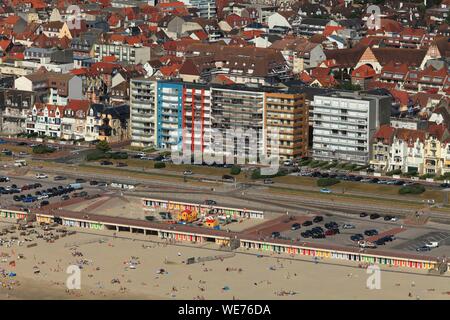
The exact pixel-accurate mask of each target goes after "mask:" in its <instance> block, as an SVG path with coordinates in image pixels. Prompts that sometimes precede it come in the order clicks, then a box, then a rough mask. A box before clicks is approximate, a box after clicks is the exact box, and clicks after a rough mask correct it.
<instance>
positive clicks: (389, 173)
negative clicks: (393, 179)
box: [386, 169, 402, 176]
mask: <svg viewBox="0 0 450 320" xmlns="http://www.w3.org/2000/svg"><path fill="white" fill-rule="evenodd" d="M401 173H402V170H400V169H395V170H392V171H388V172H386V175H387V176H393V175H394V174H401Z"/></svg>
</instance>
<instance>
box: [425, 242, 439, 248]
mask: <svg viewBox="0 0 450 320" xmlns="http://www.w3.org/2000/svg"><path fill="white" fill-rule="evenodd" d="M425 247H428V248H437V247H439V242H437V241H430V242H427V243H425Z"/></svg>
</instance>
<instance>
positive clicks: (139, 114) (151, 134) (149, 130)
mask: <svg viewBox="0 0 450 320" xmlns="http://www.w3.org/2000/svg"><path fill="white" fill-rule="evenodd" d="M156 85H157V83H156V81H154V80H151V79H146V78H137V79H132V80H131V82H130V111H131V117H130V123H131V140H132V143H131V144H132V145H133V146H139V147H147V146H154V145H155V144H156V135H155V128H156V117H155V110H156Z"/></svg>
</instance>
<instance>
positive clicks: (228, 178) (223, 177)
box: [222, 174, 235, 182]
mask: <svg viewBox="0 0 450 320" xmlns="http://www.w3.org/2000/svg"><path fill="white" fill-rule="evenodd" d="M222 180H224V181H231V182H234V180H235V179H234V177H233V176H230V175H229V174H224V175H223V176H222Z"/></svg>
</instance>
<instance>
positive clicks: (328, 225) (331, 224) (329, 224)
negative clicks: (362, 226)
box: [325, 221, 339, 229]
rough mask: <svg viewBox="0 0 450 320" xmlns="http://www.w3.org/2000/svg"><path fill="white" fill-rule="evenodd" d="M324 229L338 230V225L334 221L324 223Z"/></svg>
mask: <svg viewBox="0 0 450 320" xmlns="http://www.w3.org/2000/svg"><path fill="white" fill-rule="evenodd" d="M325 228H327V229H337V228H339V225H338V224H337V223H336V222H334V221H330V222H327V223H325Z"/></svg>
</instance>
